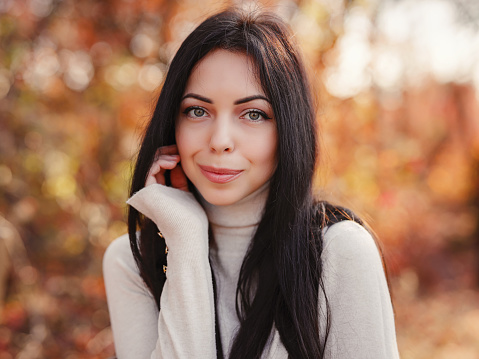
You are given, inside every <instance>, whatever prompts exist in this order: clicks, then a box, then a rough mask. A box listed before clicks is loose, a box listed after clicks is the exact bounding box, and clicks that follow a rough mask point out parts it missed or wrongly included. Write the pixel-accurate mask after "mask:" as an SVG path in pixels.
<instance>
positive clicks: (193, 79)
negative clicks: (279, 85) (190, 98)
mask: <svg viewBox="0 0 479 359" xmlns="http://www.w3.org/2000/svg"><path fill="white" fill-rule="evenodd" d="M212 91H214V92H222V91H223V92H224V94H232V95H234V94H236V95H237V96H243V95H247V96H249V95H252V94H262V95H264V91H263V89H262V87H261V84H260V82H259V81H258V78H257V76H256V71H255V66H254V62H253V60H252V58H251V57H249V56H247V55H245V54H244V53H241V52H231V51H227V50H223V49H218V50H213V51H212V52H210V53H209V54H208V55H206V56H205V57H204V58H203V59H201V61H200V62H198V64H197V65H196V66H195V67H194V69H193V71H192V72H191V74H190V77H189V79H188V82H187V85H186V88H185V93H188V92H202V93H204V92H206V93H208V92H212Z"/></svg>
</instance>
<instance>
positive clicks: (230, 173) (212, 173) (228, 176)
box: [199, 166, 243, 183]
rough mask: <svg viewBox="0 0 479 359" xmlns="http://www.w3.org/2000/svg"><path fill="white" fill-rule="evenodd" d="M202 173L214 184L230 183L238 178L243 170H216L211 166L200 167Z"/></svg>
mask: <svg viewBox="0 0 479 359" xmlns="http://www.w3.org/2000/svg"><path fill="white" fill-rule="evenodd" d="M199 167H200V170H201V173H202V174H203V176H205V177H206V178H207V179H208V180H209V181H211V182H213V183H228V182H231V181H233V180H235V179H236V178H238V177H239V176H240V175H241V174H242V173H243V170H233V169H230V168H216V167H211V166H199Z"/></svg>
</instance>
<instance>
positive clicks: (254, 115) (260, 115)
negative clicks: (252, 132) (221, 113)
mask: <svg viewBox="0 0 479 359" xmlns="http://www.w3.org/2000/svg"><path fill="white" fill-rule="evenodd" d="M244 116H245V117H246V119H247V120H250V121H253V122H255V121H261V120H269V119H270V117H268V116H267V115H266V114H265V113H264V112H263V111H260V110H250V111H248V112H246V114H245V115H244Z"/></svg>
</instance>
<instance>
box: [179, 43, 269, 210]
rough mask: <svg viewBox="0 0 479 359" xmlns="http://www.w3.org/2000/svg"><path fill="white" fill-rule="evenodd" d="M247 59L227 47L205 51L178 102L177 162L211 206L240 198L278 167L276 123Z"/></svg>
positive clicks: (265, 180)
mask: <svg viewBox="0 0 479 359" xmlns="http://www.w3.org/2000/svg"><path fill="white" fill-rule="evenodd" d="M251 61H252V60H251V59H250V58H249V57H247V56H246V55H244V54H241V53H233V52H230V51H226V50H215V51H213V52H211V53H209V54H208V55H206V56H205V57H204V58H203V59H202V60H201V61H200V62H199V63H198V65H197V66H196V67H195V68H194V70H193V71H192V73H191V75H190V78H189V80H188V83H187V85H186V89H185V92H184V94H183V98H182V101H181V105H180V111H179V115H178V119H177V122H176V143H177V145H178V152H179V155H180V158H181V166H182V168H183V170H184V172H185V174H186V176H187V177H188V178H189V179H190V181H191V182H192V183H193V184H194V185H195V187H196V189H197V190H198V191H199V192H200V193H201V195H202V196H203V197H204V198H205V199H206V200H207V201H208V202H210V203H211V204H214V205H229V204H233V203H236V202H238V201H239V200H241V199H243V198H244V197H246V196H248V195H249V194H251V193H252V192H254V191H255V190H257V189H258V188H259V187H261V186H262V185H263V184H265V183H266V182H267V181H268V180H269V179H270V178H271V176H272V174H273V172H274V170H275V168H276V148H277V130H276V122H275V119H274V117H273V110H272V107H271V104H270V100H269V99H268V98H267V97H266V95H265V94H264V92H263V90H262V88H261V85H260V83H259V82H258V80H257V79H256V76H255V75H254V69H253V64H252V62H251Z"/></svg>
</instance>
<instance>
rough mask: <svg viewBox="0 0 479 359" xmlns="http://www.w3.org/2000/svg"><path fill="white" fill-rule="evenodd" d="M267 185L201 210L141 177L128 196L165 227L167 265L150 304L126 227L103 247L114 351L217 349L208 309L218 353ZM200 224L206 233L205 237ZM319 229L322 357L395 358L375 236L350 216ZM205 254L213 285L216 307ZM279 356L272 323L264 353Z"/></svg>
mask: <svg viewBox="0 0 479 359" xmlns="http://www.w3.org/2000/svg"><path fill="white" fill-rule="evenodd" d="M267 192H268V191H267V185H264V186H263V187H261V188H260V189H258V190H257V191H256V192H254V193H252V194H251V195H249V196H248V197H246V198H244V199H243V200H241V201H239V202H238V203H235V204H234V205H231V206H214V205H211V204H209V203H208V202H206V201H204V200H203V201H202V205H203V207H204V209H203V208H202V206H200V205H199V204H198V202H197V201H196V199H195V198H194V197H193V195H192V194H190V193H187V192H182V191H179V190H176V189H173V188H170V187H165V186H162V185H150V186H147V187H145V188H144V189H142V190H140V191H139V192H137V193H136V194H135V195H134V196H133V197H132V198H131V199H130V200H129V201H128V203H129V204H130V205H132V206H133V207H135V208H136V209H137V210H139V211H140V212H142V213H143V214H145V215H146V216H147V217H148V218H150V219H152V220H153V221H154V222H155V223H156V224H157V226H158V228H160V230H161V231H162V233H163V234H164V236H165V238H166V242H167V245H168V248H169V251H168V271H167V280H166V282H165V286H164V288H163V292H162V295H161V311H160V312H158V309H157V308H156V304H155V301H154V299H153V298H152V296H151V293H150V292H149V290H148V289H147V287H146V286H145V284H144V283H143V280H142V279H141V277H140V275H139V273H138V268H137V266H136V263H135V261H134V259H133V255H132V252H131V249H130V244H129V238H128V235H124V236H121V237H119V238H117V239H116V240H115V241H113V242H112V243H111V244H110V246H109V247H108V249H107V251H106V253H105V256H104V262H103V266H104V278H105V285H106V291H107V300H108V307H109V311H110V319H111V325H112V329H113V336H114V341H115V349H116V353H117V356H118V358H119V359H124V358H132V359H133V358H135V359H136V358H138V359H141V358H205V359H209V358H216V345H215V314H214V312H215V310H216V311H217V316H218V319H219V327H220V333H221V341H222V345H223V351H224V353H225V357H227V355H228V353H229V350H230V347H231V344H232V340H233V338H234V335H235V333H236V331H237V329H238V326H239V320H238V317H237V315H236V307H235V295H236V285H237V282H238V275H239V271H240V268H241V264H242V262H243V258H244V256H245V254H246V251H247V249H248V246H249V244H250V241H251V238H252V236H253V234H254V231H255V230H256V227H257V225H258V223H259V221H260V219H261V215H262V211H263V206H264V203H265V201H266V197H267ZM208 223H209V224H210V225H211V227H212V230H213V234H214V243H211V245H210V244H209V240H208ZM324 233H325V236H324V241H325V243H324V250H323V263H324V272H323V280H324V285H325V289H326V293H327V296H328V300H329V304H330V310H331V330H330V336H329V339H328V343H327V349H326V357H327V358H341V359H342V358H344V359H346V358H355V359H360V358H364V359H366V358H367V359H375V358H377V359H384V358H388V359H389V358H399V355H398V350H397V344H396V335H395V328H394V316H393V311H392V305H391V300H390V297H389V292H388V287H387V284H386V279H385V275H384V271H383V268H382V263H381V259H380V256H379V253H378V250H377V248H376V245H375V243H374V240H373V239H372V237H371V236H370V234H369V233H368V232H367V231H366V230H365V229H364V228H363V227H361V226H360V225H358V224H357V223H354V222H350V221H344V222H341V223H338V224H335V225H333V226H331V227H330V228H328V229H326V230H325V232H324ZM208 257H209V258H211V267H212V269H213V271H214V275H215V280H216V286H217V304H216V308H215V305H214V299H213V284H212V278H211V269H210V261H209V259H208ZM321 297H322V296H321V295H320V301H321V302H323V300H322V298H321ZM321 309H322V310H324V307H321ZM319 335H320V334H319V333H318V339H319ZM287 357H288V355H287V352H286V350H285V348H284V346H283V345H282V343H281V340H280V337H279V333H278V332H277V331H276V330H275V329H274V330H273V332H272V334H271V336H270V340H269V341H268V343H267V345H266V347H265V350H264V353H263V358H278V359H282V358H287Z"/></svg>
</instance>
